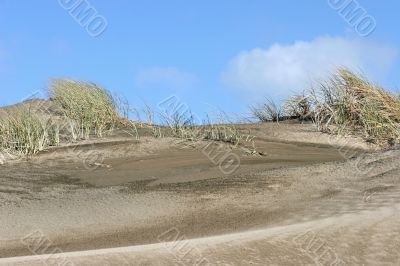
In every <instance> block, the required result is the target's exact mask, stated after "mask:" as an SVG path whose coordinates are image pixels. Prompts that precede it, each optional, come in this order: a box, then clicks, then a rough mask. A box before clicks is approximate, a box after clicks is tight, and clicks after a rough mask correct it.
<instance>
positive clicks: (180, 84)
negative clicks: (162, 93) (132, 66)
mask: <svg viewBox="0 0 400 266" xmlns="http://www.w3.org/2000/svg"><path fill="white" fill-rule="evenodd" d="M196 80H197V78H196V76H194V75H193V74H190V73H186V72H182V71H180V70H178V69H176V68H174V67H151V68H147V69H143V70H141V71H139V72H137V73H136V75H135V82H136V85H137V86H139V87H147V86H158V87H160V86H165V87H168V88H175V89H185V88H188V87H191V86H192V85H193V84H194V83H195V82H196Z"/></svg>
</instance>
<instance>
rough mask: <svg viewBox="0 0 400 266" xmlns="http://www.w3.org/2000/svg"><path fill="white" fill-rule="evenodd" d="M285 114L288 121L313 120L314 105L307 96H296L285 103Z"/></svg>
mask: <svg viewBox="0 0 400 266" xmlns="http://www.w3.org/2000/svg"><path fill="white" fill-rule="evenodd" d="M283 113H284V116H285V117H286V118H287V119H298V120H300V121H306V120H311V119H312V116H313V112H312V103H311V101H310V99H309V98H308V97H307V96H305V95H294V96H292V97H290V98H289V99H287V100H286V101H285V102H284V104H283Z"/></svg>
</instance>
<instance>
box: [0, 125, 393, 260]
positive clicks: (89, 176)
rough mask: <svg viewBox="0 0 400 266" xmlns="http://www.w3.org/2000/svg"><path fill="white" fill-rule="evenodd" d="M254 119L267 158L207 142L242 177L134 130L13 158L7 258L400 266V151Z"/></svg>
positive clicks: (4, 178) (3, 210)
mask: <svg viewBox="0 0 400 266" xmlns="http://www.w3.org/2000/svg"><path fill="white" fill-rule="evenodd" d="M247 127H248V128H247V129H249V130H251V132H252V134H255V135H256V148H257V149H256V150H257V153H253V152H252V150H253V149H252V147H250V146H246V147H245V148H244V147H236V148H233V147H229V146H222V147H219V146H217V144H212V145H215V146H207V147H218V149H220V150H219V151H220V152H221V154H222V155H231V156H232V157H231V158H237V157H233V155H232V154H234V155H235V156H238V158H240V164H239V165H238V168H237V169H235V171H234V172H232V173H227V171H226V170H230V169H231V167H226V168H224V167H222V170H221V167H220V166H221V163H219V160H218V157H215V158H214V159H212V158H211V159H210V156H207V154H205V152H204V147H206V145H207V143H194V144H190V145H188V144H187V143H178V142H177V141H176V140H174V139H152V138H142V139H141V140H139V141H136V140H133V139H132V138H126V137H118V138H116V137H115V138H111V137H110V138H109V139H106V140H103V141H102V142H101V143H95V144H86V145H80V146H78V147H74V148H73V149H71V148H58V149H53V150H50V151H47V152H45V153H42V154H40V155H39V156H38V157H36V158H34V159H31V160H29V161H26V160H21V161H12V162H7V163H5V164H4V165H1V166H0V214H1V215H0V224H1V227H0V265H399V264H400V255H399V252H398V251H399V248H400V237H399V236H400V223H399V221H400V219H399V218H400V217H399V216H400V214H399V209H400V186H399V184H400V182H399V177H400V159H399V155H400V150H397V149H391V150H385V151H379V152H374V151H372V150H371V147H367V146H366V145H365V144H362V142H360V141H359V140H357V139H343V138H336V137H331V136H329V135H323V134H320V133H317V132H315V130H314V129H313V127H312V126H311V125H296V124H281V125H275V124H268V125H252V126H247ZM88 154H89V155H91V156H89V159H87V158H88V156H85V155H88ZM99 154H101V156H102V157H104V161H103V160H101V163H100V162H99V161H98V160H97V159H98V158H100V157H98V155H99ZM93 158H94V159H93ZM96 158H97V159H96ZM223 166H224V165H223ZM225 166H226V165H225ZM228 166H229V165H228ZM88 168H91V169H88ZM224 170H225V172H224Z"/></svg>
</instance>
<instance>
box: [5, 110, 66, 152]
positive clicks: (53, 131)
mask: <svg viewBox="0 0 400 266" xmlns="http://www.w3.org/2000/svg"><path fill="white" fill-rule="evenodd" d="M58 144H59V129H58V126H57V125H56V124H55V123H54V122H53V121H52V119H51V118H49V117H45V116H38V115H35V114H32V113H31V112H29V111H18V112H14V113H9V114H6V115H3V116H1V117H0V150H1V151H3V152H4V151H6V152H9V153H10V154H20V155H33V154H36V153H38V152H40V151H42V150H44V149H45V148H47V147H49V146H56V145H58Z"/></svg>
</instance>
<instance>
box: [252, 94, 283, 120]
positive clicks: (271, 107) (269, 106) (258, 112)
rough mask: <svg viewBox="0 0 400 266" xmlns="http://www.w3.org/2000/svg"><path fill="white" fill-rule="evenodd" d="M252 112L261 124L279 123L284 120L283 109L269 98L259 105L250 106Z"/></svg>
mask: <svg viewBox="0 0 400 266" xmlns="http://www.w3.org/2000/svg"><path fill="white" fill-rule="evenodd" d="M250 112H251V114H252V115H253V117H254V118H256V119H258V120H260V121H261V122H270V121H272V122H279V121H280V120H281V118H282V107H281V106H280V105H279V104H277V103H275V102H274V101H273V100H271V99H268V98H267V99H266V100H265V102H263V103H261V104H259V105H256V106H250Z"/></svg>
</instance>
